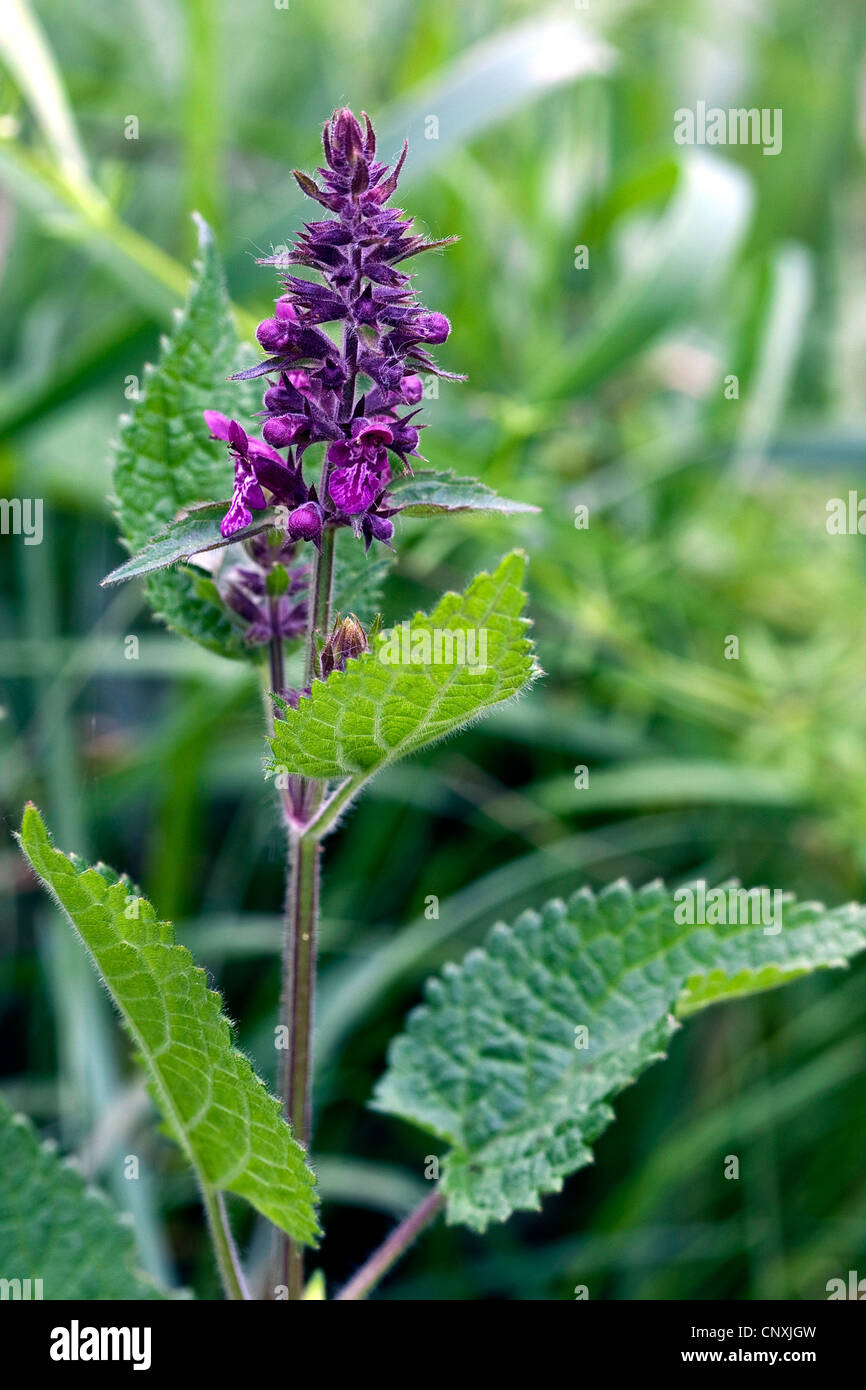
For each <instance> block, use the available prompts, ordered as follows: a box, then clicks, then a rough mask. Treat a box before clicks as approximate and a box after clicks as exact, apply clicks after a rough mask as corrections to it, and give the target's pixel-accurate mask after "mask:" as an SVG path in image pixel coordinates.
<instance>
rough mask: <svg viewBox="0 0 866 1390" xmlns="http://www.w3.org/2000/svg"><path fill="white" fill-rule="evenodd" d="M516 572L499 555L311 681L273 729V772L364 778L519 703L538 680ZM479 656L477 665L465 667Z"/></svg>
mask: <svg viewBox="0 0 866 1390" xmlns="http://www.w3.org/2000/svg"><path fill="white" fill-rule="evenodd" d="M525 567H526V559H525V556H523V555H522V554H520V553H519V552H514V553H513V554H511V555H508V556H506V558H505V559H504V560H503V561H502V562H501V564H500V565H499V566H498V568H497V569H496V571H495V572H494V573H493V574H492V575H491V574H479V575H478V576H477V577H476V578H475V579H473V581H472V583H471V584H470V585H469V588H468V589H467V590H466V592H465V593H464V594H446V595H445V597H444V598H443V599H442V600H441V602H440V603H439V604H438V605H437V607H436V608H435V609H434V610H433V612H432V613H430V614H429V616H425V615H424V614H422V613H418V614H416V616H415V617H414V618H412V619H411V621H407V622H406V623H404V624H403V625H402V627H401V628H399V629H394V630H393V631H392V632H385V633H380V634H379V635H377V636H376V637H375V638H374V639H373V646H372V650H371V651H369V652H365V654H364V655H363V656H361V657H359V658H358V659H357V660H354V661H350V662H348V663H347V666H346V670H345V671H340V672H334V673H333V674H332V675H331V676H329V678H328V679H327V681H314V682H313V686H312V693H311V694H310V695H309V696H307V697H304V698H302V699H301V700H300V701H299V703H298V706H297V708H296V709H287V710H286V711H285V712H284V717H283V718H282V719H278V720H277V722H276V725H275V729H274V736H273V739H272V740H271V748H272V751H273V755H274V762H273V765H272V767H273V768H288V770H289V772H291V773H301V774H303V775H305V776H307V777H322V778H328V777H345V776H347V775H352V776H356V777H364V778H366V777H369V776H371V775H372V774H373V773H374V772H376V771H378V770H379V769H380V768H382V767H384V766H385V764H386V763H389V762H393V761H394V760H395V759H397V758H402V757H406V756H407V755H408V754H410V753H414V752H416V751H417V750H418V749H419V748H423V747H424V746H425V745H426V744H428V743H434V742H435V741H436V740H437V739H440V738H444V737H445V735H446V734H449V733H453V731H454V730H455V729H459V728H461V727H462V726H463V725H465V724H468V723H470V722H471V721H472V720H473V719H476V718H478V717H479V716H480V715H482V714H485V713H486V712H487V711H488V710H490V709H491V708H492V707H493V706H494V705H497V704H499V703H501V702H502V701H503V700H508V699H511V698H512V697H513V696H515V695H518V694H519V693H520V691H521V690H523V689H524V688H525V687H526V686H527V685H528V684H529V682H530V681H531V680H532V679H533V678H534V676H535V675H536V674H538V668H537V667H536V665H535V662H534V658H533V654H532V643H531V641H530V640H529V638H528V636H527V631H526V630H527V627H528V626H529V622H528V619H526V618H524V617H523V616H522V613H523V606H524V603H525V599H526V595H525V594H524V593H523V591H522V589H521V587H520V585H521V583H522V580H523V576H524V570H525ZM449 633H450V634H451V635H452V636H451V639H450V646H451V649H450V651H449V650H448V647H449V639H447V638H446V637H445V634H449ZM460 634H462V637H461V638H460V641H459V642H458V641H457V638H458V637H460ZM395 643H396V646H397V651H396V653H395V651H394V644H395ZM461 646H462V659H461V650H460V649H461ZM424 647H428V648H429V651H430V657H429V659H426V660H425V659H419V660H417V661H415V660H414V659H412V658H413V655H414V654H415V653H416V652H417V653H419V654H420V656H421V657H422V658H423V651H422V649H423V648H424ZM482 651H483V652H484V662H483V664H482V663H481V661H480V660H479V661H478V662H477V664H473V662H471V661H470V660H469V659H467V658H468V657H469V656H470V655H471V654H473V653H474V655H475V657H476V658H480V656H481V654H482ZM395 655H396V658H397V659H396V660H395V659H394V657H395ZM404 656H408V657H409V658H410V660H409V661H408V662H405V661H404V660H403V657H404ZM437 656H438V657H440V658H441V659H438V660H437Z"/></svg>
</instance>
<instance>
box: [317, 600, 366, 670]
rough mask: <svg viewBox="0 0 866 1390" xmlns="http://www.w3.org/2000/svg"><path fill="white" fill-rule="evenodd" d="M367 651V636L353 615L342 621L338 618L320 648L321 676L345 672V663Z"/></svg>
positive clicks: (350, 614)
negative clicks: (333, 672) (334, 672)
mask: <svg viewBox="0 0 866 1390" xmlns="http://www.w3.org/2000/svg"><path fill="white" fill-rule="evenodd" d="M367 650H368V648H367V634H366V632H365V631H364V629H363V628H362V626H361V624H360V623H359V622H358V619H357V618H356V617H355V615H354V613H349V615H348V616H347V617H345V618H343V619H342V620H341V619H340V618H339V617H338V618H337V621H336V622H335V623H334V630H333V632H332V633H331V635H330V637H329V638H328V640H327V642H326V643H325V645H324V647H323V648H322V654H321V658H320V660H321V663H322V675H323V676H325V677H327V676H329V675H330V674H331V672H332V671H345V669H346V662H347V661H353V660H354V659H355V658H356V657H359V656H362V655H363V653H364V652H365V651H367Z"/></svg>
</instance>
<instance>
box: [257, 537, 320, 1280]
mask: <svg viewBox="0 0 866 1390" xmlns="http://www.w3.org/2000/svg"><path fill="white" fill-rule="evenodd" d="M334 536H335V533H334V531H333V530H326V531H325V533H324V534H323V536H322V548H321V550H320V552H319V555H318V559H317V563H316V566H315V570H314V573H313V580H312V586H311V590H310V615H309V623H308V627H307V671H306V682H305V683H306V684H309V683H310V682H311V681H312V680H314V679H315V677H316V668H317V665H318V659H317V655H316V634H317V632H321V633H324V632H327V630H328V627H329V625H330V619H331V586H332V583H333V575H334ZM280 647H282V644H280ZM273 669H274V667H273V660H272V672H273ZM298 780H299V782H301V784H302V785H301V789H300V801H301V804H302V806H303V808H304V812H305V818H307V819H309V818H311V817H312V816H313V814H314V813H315V811H316V810H317V809H318V806H319V804H320V803H321V800H322V795H323V791H324V787H323V786H322V784H320V783H317V782H315V781H310V782H306V783H305V782H304V781H303V779H298ZM320 858H321V847H320V844H319V840H318V837H317V836H316V835H314V834H309V833H304V831H303V830H299V829H298V828H297V826H295V825H292V826H291V827H290V831H289V871H288V887H287V894H286V929H285V939H284V943H283V990H282V1007H281V1017H282V1022H283V1023H284V1024H285V1025H286V1027H287V1029H288V1044H289V1045H288V1048H287V1049H286V1051H285V1052H284V1054H283V1066H282V1077H281V1091H282V1096H283V1107H284V1113H285V1116H286V1119H287V1120H288V1121H289V1122H290V1124H291V1125H292V1128H293V1131H294V1135H295V1138H296V1139H297V1140H298V1141H299V1143H301V1144H303V1145H304V1146H305V1147H309V1144H310V1139H311V1137H312V1104H311V1094H310V1088H311V1075H312V1045H313V1008H314V1002H315V993H316V938H317V935H318V925H319V873H320V867H319V864H320ZM279 1272H280V1276H281V1281H282V1283H284V1284H285V1285H286V1287H287V1288H288V1294H289V1298H290V1299H299V1298H302V1297H303V1293H304V1251H303V1246H301V1245H298V1243H297V1242H296V1241H293V1240H291V1239H290V1238H289V1237H288V1236H285V1235H284V1236H281V1237H280V1242H279Z"/></svg>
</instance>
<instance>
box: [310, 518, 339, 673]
mask: <svg viewBox="0 0 866 1390" xmlns="http://www.w3.org/2000/svg"><path fill="white" fill-rule="evenodd" d="M336 538H337V533H336V531H335V530H334V528H333V527H326V528H325V530H324V531H323V532H322V549H321V550H320V552H319V558H318V563H317V565H316V569H315V574H314V576H313V586H312V590H311V593H310V599H311V606H310V622H309V625H308V628H307V633H308V644H307V671H306V677H305V682H304V683H305V684H306V685H309V684H310V682H311V681H312V680H313V679H314V677H315V675H316V670H317V667H318V657H317V655H316V633H317V632H321V633H322V634H325V633H327V631H328V629H329V628H330V626H331V588H332V585H333V581H334V545H335V542H336Z"/></svg>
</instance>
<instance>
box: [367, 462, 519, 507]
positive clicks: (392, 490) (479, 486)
mask: <svg viewBox="0 0 866 1390" xmlns="http://www.w3.org/2000/svg"><path fill="white" fill-rule="evenodd" d="M388 494H389V497H390V498H391V499H392V500H393V503H394V505H395V506H396V507H399V508H400V511H401V513H402V515H404V516H436V515H437V514H438V513H440V512H501V513H503V514H505V515H511V514H513V513H515V512H537V511H540V510H541V509H540V508H539V507H535V506H533V505H532V504H531V503H529V502H514V501H512V500H511V499H510V498H508V497H500V496H498V494H497V493H495V492H494V491H493V489H492V488H489V487H488V486H487V485H486V483H482V482H479V480H478V479H477V478H458V477H457V476H456V474H454V473H450V472H449V473H436V472H434V471H433V470H432V469H420V470H419V471H417V472H415V473H413V474H409V473H406V474H404V475H403V476H402V477H400V478H397V479H395V481H394V482H393V483H391V485H390V487H389V489H388Z"/></svg>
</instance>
